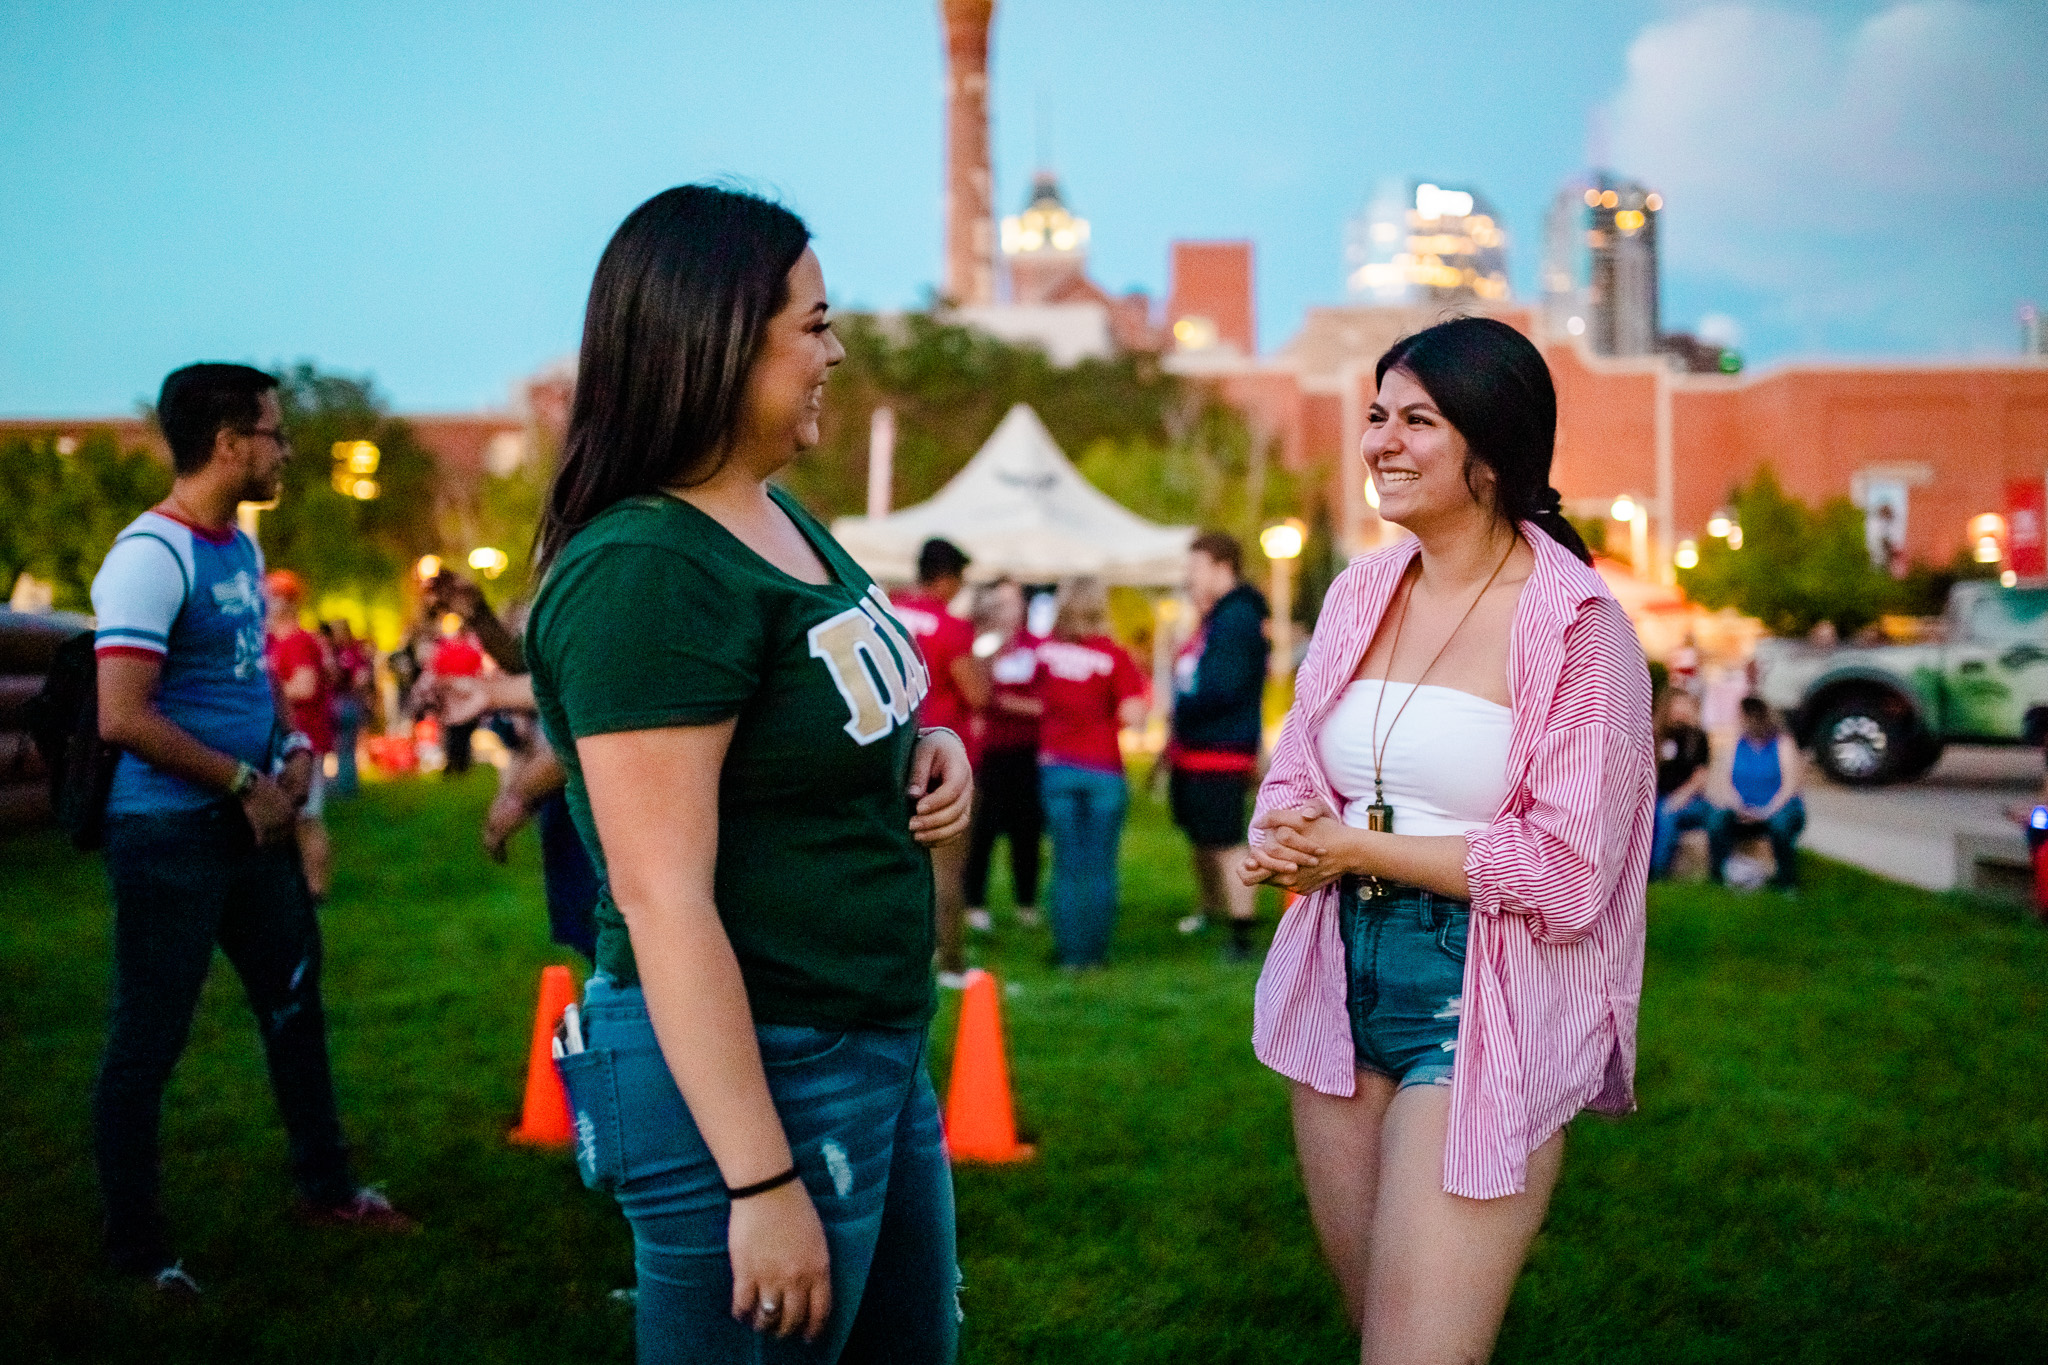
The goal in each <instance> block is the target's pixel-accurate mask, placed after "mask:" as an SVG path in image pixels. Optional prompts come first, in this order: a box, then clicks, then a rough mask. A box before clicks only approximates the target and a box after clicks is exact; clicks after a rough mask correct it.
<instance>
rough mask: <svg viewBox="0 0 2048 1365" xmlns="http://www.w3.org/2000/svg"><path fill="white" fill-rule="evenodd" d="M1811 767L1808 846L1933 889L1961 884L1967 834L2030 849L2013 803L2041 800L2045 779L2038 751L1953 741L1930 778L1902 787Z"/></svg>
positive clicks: (1804, 840)
mask: <svg viewBox="0 0 2048 1365" xmlns="http://www.w3.org/2000/svg"><path fill="white" fill-rule="evenodd" d="M1808 771H1809V773H1810V774H1811V780H1810V781H1809V782H1808V784H1807V790H1806V814H1807V825H1806V834H1805V837H1804V838H1803V840H1802V841H1801V842H1802V843H1803V844H1804V846H1805V847H1807V848H1809V849H1812V850H1813V851H1814V852H1815V853H1820V854H1825V855H1826V856H1828V857H1830V858H1836V859H1839V860H1840V861H1842V862H1845V863H1854V864H1855V865H1856V866H1858V867H1862V868H1866V869H1868V870H1869V871H1872V872H1875V873H1878V874H1879V875H1881V876H1886V877H1891V878H1894V879H1896V880H1898V881H1902V882H1910V883H1912V884H1913V885H1915V886H1924V887H1926V888H1928V889H1929V890H1932V891H1946V890H1948V889H1950V888H1951V887H1953V886H1954V885H1955V881H1956V869H1955V842H1956V835H1957V834H1959V833H1962V832H1964V831H1970V832H1974V833H1980V834H1988V835H1992V836H1994V837H2001V838H2009V839H2010V840H2011V841H2012V846H2013V847H2014V848H2015V849H2016V850H2024V848H2025V841H2024V836H2022V835H2021V833H2020V832H2019V827H2018V826H2016V825H2014V824H2013V823H2012V822H2011V821H2010V820H2008V819H2007V818H2006V817H2005V808H2006V807H2007V806H2009V805H2011V804H2013V803H2014V802H2016V801H2028V800H2030V799H2031V798H2033V797H2035V796H2036V794H2037V793H2039V792H2040V790H2041V777H2042V765H2041V752H2040V750H2038V749H2027V748H1997V747H1988V746H1987V747H1978V746H1974V745H1951V746H1950V747H1949V749H1948V751H1947V752H1946V753H1944V754H1943V755H1942V756H1941V762H1940V763H1938V764H1936V765H1935V767H1934V770H1933V771H1932V772H1930V773H1928V774H1927V776H1925V777H1923V778H1921V779H1920V780H1919V781H1918V782H1908V783H1904V784H1902V785H1899V786H1895V787H1879V788H1876V789H1874V790H1873V789H1864V788H1853V787H1839V786H1836V785H1835V784H1834V783H1832V782H1830V781H1828V780H1827V778H1826V777H1824V776H1822V775H1821V773H1820V770H1819V769H1818V768H1813V767H1811V766H1809V768H1808Z"/></svg>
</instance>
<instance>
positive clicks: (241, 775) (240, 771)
mask: <svg viewBox="0 0 2048 1365" xmlns="http://www.w3.org/2000/svg"><path fill="white" fill-rule="evenodd" d="M255 790H256V770H255V769H254V768H252V767H250V766H249V765H248V764H247V763H237V764H236V765H235V780H234V781H232V782H230V783H228V795H229V796H232V797H234V798H235V799H236V800H237V801H239V800H241V799H242V798H243V797H245V796H247V795H248V794H249V793H250V792H252V791H255Z"/></svg>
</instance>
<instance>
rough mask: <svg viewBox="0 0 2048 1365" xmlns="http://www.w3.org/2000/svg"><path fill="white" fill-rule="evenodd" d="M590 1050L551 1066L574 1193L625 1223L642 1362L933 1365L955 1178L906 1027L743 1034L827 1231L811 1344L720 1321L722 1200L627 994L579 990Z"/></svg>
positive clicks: (728, 1290)
mask: <svg viewBox="0 0 2048 1365" xmlns="http://www.w3.org/2000/svg"><path fill="white" fill-rule="evenodd" d="M583 1018H584V1021H585V1026H586V1037H587V1039H588V1043H589V1049H588V1050H587V1051H585V1052H580V1053H577V1054H575V1055H574V1056H573V1057H569V1058H564V1059H563V1061H562V1066H561V1070H562V1077H563V1080H564V1081H565V1082H566V1083H567V1085H568V1090H569V1101H570V1107H571V1108H572V1110H573V1111H574V1114H575V1126H576V1134H575V1142H576V1160H577V1165H578V1166H579V1167H580V1168H581V1170H582V1173H583V1178H584V1182H585V1183H586V1184H589V1185H592V1186H595V1187H598V1188H603V1189H608V1190H610V1191H611V1192H612V1194H613V1195H614V1196H615V1197H616V1198H617V1199H618V1201H619V1207H620V1209H621V1210H622V1211H623V1212H624V1213H625V1215H626V1219H627V1221H628V1222H629V1223H631V1224H632V1226H633V1247H634V1257H633V1259H634V1264H635V1268H636V1269H637V1271H638V1274H639V1283H640V1288H639V1294H638V1296H637V1298H636V1306H635V1315H636V1322H635V1334H636V1336H637V1338H638V1358H639V1360H640V1362H641V1365H657V1362H658V1363H659V1365H670V1362H676V1363H678V1365H680V1362H684V1361H694V1362H710V1361H717V1362H728V1361H729V1362H741V1361H747V1362H784V1361H786V1362H804V1363H805V1365H827V1363H828V1362H842V1363H843V1365H852V1362H856V1361H904V1362H910V1363H911V1365H946V1363H947V1362H950V1361H951V1360H952V1359H953V1358H954V1352H955V1350H956V1348H957V1341H958V1334H959V1302H958V1292H959V1280H960V1272H959V1266H958V1263H957V1261H956V1259H955V1251H954V1232H953V1179H952V1170H951V1166H950V1164H949V1163H948V1161H947V1158H946V1151H945V1146H944V1143H943V1139H942V1138H941V1135H940V1131H939V1108H938V1100H937V1098H936V1096H935V1095H934V1093H933V1090H932V1083H931V1078H930V1077H929V1075H927V1074H926V1071H925V1034H924V1031H923V1030H922V1029H917V1030H907V1031H900V1032H899V1031H891V1030H885V1029H852V1030H832V1029H818V1028H806V1027H801V1026H797V1025H786V1024H762V1025H758V1026H757V1027H756V1029H755V1034H756V1037H757V1038H758V1040H759V1043H760V1048H761V1061H762V1064H763V1066H764V1068H765V1069H766V1071H767V1075H768V1090H769V1094H770V1096H771V1098H772V1099H773V1100H774V1102H775V1112H776V1115H777V1117H778V1118H780V1119H781V1121H782V1129H783V1132H784V1133H785V1134H786V1135H787V1137H788V1139H789V1145H790V1149H791V1151H792V1152H793V1153H794V1154H795V1156H796V1163H797V1167H798V1169H799V1171H800V1172H801V1173H802V1178H803V1183H804V1187H805V1189H806V1190H808V1191H809V1193H810V1196H811V1202H812V1204H813V1205H814V1206H815V1207H816V1209H817V1211H818V1217H819V1220H820V1221H821V1222H822V1223H823V1224H824V1227H825V1241H826V1246H827V1248H828V1249H829V1252H830V1255H831V1259H832V1315H831V1318H830V1319H829V1320H828V1322H827V1324H826V1327H825V1332H824V1334H823V1336H821V1337H820V1338H819V1339H818V1341H816V1342H815V1343H808V1344H807V1343H805V1342H804V1341H803V1340H802V1338H800V1337H791V1338H788V1339H786V1340H784V1339H776V1338H771V1337H764V1336H762V1335H760V1334H758V1333H756V1332H755V1331H754V1330H753V1329H752V1328H751V1327H750V1326H748V1325H746V1324H744V1323H739V1322H735V1321H734V1320H733V1318H732V1314H731V1312H730V1308H731V1303H732V1263H731V1259H730V1257H729V1256H728V1254H727V1246H726V1234H727V1220H728V1218H729V1216H730V1213H731V1209H732V1201H731V1200H729V1199H727V1198H726V1195H725V1184H724V1181H723V1179H722V1178H721V1176H720V1174H719V1170H718V1166H717V1163H716V1162H714V1161H713V1160H712V1158H711V1151H710V1149H709V1148H708V1147H707V1146H706V1145H705V1142H704V1139H703V1137H702V1135H701V1134H700V1133H699V1132H698V1130H697V1125H696V1123H695V1122H694V1121H693V1120H692V1119H691V1117H690V1112H689V1109H688V1108H687V1107H686V1106H685V1105H684V1103H683V1097H682V1094H681V1093H680V1092H679V1091H678V1090H677V1088H676V1084H675V1080H674V1078H673V1077H672V1076H671V1075H670V1073H669V1069H668V1064H667V1062H666V1061H665V1060H664V1059H663V1057H662V1053H661V1047H660V1044H659V1043H658V1042H657V1041H656V1039H655V1036H654V1026H653V1024H652V1023H651V1022H649V1020H648V1017H647V1005H646V1001H645V999H644V997H643V996H642V995H641V992H640V988H639V987H637V986H632V987H624V988H622V987H619V986H616V985H614V984H613V983H612V981H611V979H610V978H609V977H607V976H605V975H604V974H603V973H598V974H597V975H595V976H593V977H591V978H590V982H589V984H588V986H587V987H586V988H585V991H584V1009H583Z"/></svg>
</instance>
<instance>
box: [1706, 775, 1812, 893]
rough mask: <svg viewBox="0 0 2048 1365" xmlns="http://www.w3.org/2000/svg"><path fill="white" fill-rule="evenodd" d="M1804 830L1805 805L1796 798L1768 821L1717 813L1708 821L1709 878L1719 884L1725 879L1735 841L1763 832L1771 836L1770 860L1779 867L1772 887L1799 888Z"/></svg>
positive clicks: (1719, 811)
mask: <svg viewBox="0 0 2048 1365" xmlns="http://www.w3.org/2000/svg"><path fill="white" fill-rule="evenodd" d="M1805 828H1806V803H1805V802H1803V801H1801V800H1800V799H1799V798H1798V797H1796V796H1795V797H1793V798H1792V799H1791V800H1790V801H1787V802H1786V803H1785V804H1784V805H1782V806H1780V807H1779V808H1778V810H1777V813H1776V814H1774V815H1773V816H1771V818H1770V819H1768V820H1751V819H1748V818H1746V817H1744V816H1743V814H1742V813H1741V812H1740V811H1732V810H1716V811H1715V812H1714V813H1713V814H1712V815H1711V816H1709V817H1708V818H1707V875H1708V876H1710V877H1711V878H1713V879H1714V880H1715V881H1716V882H1719V881H1723V880H1725V879H1726V873H1727V868H1728V855H1729V854H1731V853H1733V852H1734V851H1735V844H1736V842H1737V841H1738V840H1740V839H1741V838H1743V837H1744V836H1745V835H1748V834H1755V833H1762V834H1765V835H1767V836H1769V838H1770V841H1771V858H1772V860H1773V861H1774V862H1776V863H1777V865H1778V868H1777V871H1776V872H1774V873H1772V874H1771V885H1772V886H1797V885H1798V884H1799V858H1798V853H1797V848H1798V844H1799V834H1800V831H1802V830H1804V829H1805Z"/></svg>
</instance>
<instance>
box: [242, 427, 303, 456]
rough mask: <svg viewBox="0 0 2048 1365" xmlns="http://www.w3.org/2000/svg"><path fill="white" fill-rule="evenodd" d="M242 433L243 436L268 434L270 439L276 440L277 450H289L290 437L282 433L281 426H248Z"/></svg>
mask: <svg viewBox="0 0 2048 1365" xmlns="http://www.w3.org/2000/svg"><path fill="white" fill-rule="evenodd" d="M242 434H243V435H244V436H268V437H269V438H270V439H271V440H273V441H275V442H277V448H278V449H279V450H290V449H291V448H292V438H291V437H289V436H287V435H285V434H284V428H283V427H250V428H249V429H248V430H247V431H245V432H243V433H242Z"/></svg>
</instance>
